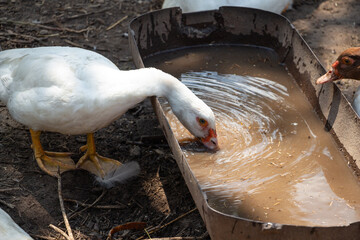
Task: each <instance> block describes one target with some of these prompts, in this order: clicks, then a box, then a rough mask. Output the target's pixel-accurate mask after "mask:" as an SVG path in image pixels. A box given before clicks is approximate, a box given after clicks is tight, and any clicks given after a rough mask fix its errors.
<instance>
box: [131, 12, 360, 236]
mask: <svg viewBox="0 0 360 240" xmlns="http://www.w3.org/2000/svg"><path fill="white" fill-rule="evenodd" d="M129 41H130V48H131V51H132V55H133V61H134V62H135V65H136V67H137V68H142V67H144V64H143V59H145V58H146V57H148V56H151V55H152V54H155V53H159V52H162V51H168V50H171V49H178V48H184V47H189V46H196V45H210V44H212V45H214V44H250V45H255V46H263V47H268V48H271V49H273V50H275V52H277V54H278V55H279V59H280V61H281V62H282V63H283V64H284V65H285V66H286V67H287V69H288V71H289V72H290V73H291V74H292V75H293V77H294V78H295V79H296V81H297V83H298V85H299V86H300V88H301V89H302V90H303V92H304V93H305V95H306V96H307V98H308V100H309V102H310V104H311V105H312V106H313V108H314V109H315V110H316V112H317V114H318V115H319V118H320V119H321V120H322V121H323V123H324V127H325V128H326V129H328V130H329V131H331V132H332V133H333V134H332V135H333V137H334V139H335V141H336V142H337V144H338V146H339V148H340V149H341V151H343V152H344V153H345V157H346V159H347V160H348V162H349V163H350V164H349V167H351V168H352V169H353V171H354V173H355V174H357V176H359V171H358V169H359V168H358V166H359V165H360V147H359V146H360V144H359V143H360V138H359V136H360V119H359V118H358V117H357V115H356V114H355V113H354V111H353V109H352V108H351V105H350V104H349V102H348V101H347V100H346V99H345V97H344V96H343V95H342V93H341V92H340V90H339V89H338V88H337V86H336V85H335V84H332V83H330V84H325V85H321V86H316V85H315V80H316V79H317V78H318V77H319V76H321V75H322V74H324V73H325V69H324V68H323V67H322V65H321V64H320V62H319V60H318V59H317V58H316V56H315V55H314V53H313V52H312V51H311V49H310V48H309V47H308V45H307V44H306V43H305V41H304V40H303V39H302V38H301V36H300V35H299V33H298V32H297V31H296V29H295V28H294V26H293V25H292V24H291V23H290V22H289V21H288V20H287V19H286V18H284V17H283V16H281V15H277V14H274V13H270V12H265V11H261V10H256V9H249V8H238V7H222V8H220V9H219V10H216V11H206V12H198V13H189V14H182V12H181V10H180V9H179V8H171V9H165V10H160V11H155V12H151V13H148V14H145V15H142V16H140V17H138V18H136V19H134V20H133V21H132V22H131V23H130V26H129ZM145 67H146V66H145ZM152 103H153V107H154V109H155V112H156V114H157V117H158V119H159V122H160V124H161V126H162V128H163V131H164V133H165V135H166V138H167V140H168V143H169V145H170V147H171V150H172V152H173V154H174V157H175V159H176V161H177V164H178V166H179V168H180V170H181V172H182V175H183V177H184V179H185V181H186V184H187V186H188V188H189V190H190V192H191V194H192V197H193V199H194V200H195V203H196V205H197V208H198V209H199V211H200V214H201V216H202V219H203V220H204V222H205V224H206V227H207V230H208V232H209V234H210V236H211V238H212V239H224V240H230V239H302V240H303V239H316V240H319V239H359V238H360V222H355V223H352V224H350V225H348V226H336V227H315V226H314V227H311V226H310V227H309V226H295V225H286V224H285V225H282V224H277V223H267V222H259V221H254V220H249V219H244V218H240V217H235V216H231V215H226V214H223V213H221V212H219V211H217V210H215V209H213V208H211V207H210V206H209V204H208V202H207V196H206V194H205V193H204V192H203V191H202V190H201V188H200V186H199V183H198V181H197V179H196V177H195V176H194V174H193V172H192V171H191V169H190V167H189V164H188V162H187V160H186V159H185V156H184V155H183V154H182V151H181V149H180V146H179V144H178V142H177V140H176V139H175V137H174V134H173V132H172V130H171V128H170V126H169V123H168V122H167V119H166V118H165V116H164V112H163V109H162V108H161V106H160V104H159V102H158V100H157V99H156V98H152ZM348 187H355V186H348Z"/></svg>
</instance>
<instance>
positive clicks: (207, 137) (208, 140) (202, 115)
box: [167, 81, 219, 150]
mask: <svg viewBox="0 0 360 240" xmlns="http://www.w3.org/2000/svg"><path fill="white" fill-rule="evenodd" d="M177 82H178V83H179V85H178V89H181V90H180V91H178V90H174V89H173V91H171V94H169V96H168V97H167V99H168V101H169V104H170V106H171V109H172V111H173V113H174V114H175V116H176V117H177V118H178V119H179V121H180V122H181V124H182V125H184V127H185V128H186V129H187V130H189V132H190V133H191V134H193V135H194V136H195V137H197V138H198V139H199V140H201V142H202V143H203V145H204V146H205V147H207V148H208V149H211V150H218V148H219V146H218V140H217V135H216V126H215V115H214V113H213V111H212V110H211V108H210V107H209V106H208V105H206V104H205V103H204V102H203V101H202V100H201V99H200V98H198V97H197V96H196V95H195V94H194V93H193V92H191V91H190V90H189V89H188V88H187V87H185V85H183V84H182V83H181V82H180V81H177Z"/></svg>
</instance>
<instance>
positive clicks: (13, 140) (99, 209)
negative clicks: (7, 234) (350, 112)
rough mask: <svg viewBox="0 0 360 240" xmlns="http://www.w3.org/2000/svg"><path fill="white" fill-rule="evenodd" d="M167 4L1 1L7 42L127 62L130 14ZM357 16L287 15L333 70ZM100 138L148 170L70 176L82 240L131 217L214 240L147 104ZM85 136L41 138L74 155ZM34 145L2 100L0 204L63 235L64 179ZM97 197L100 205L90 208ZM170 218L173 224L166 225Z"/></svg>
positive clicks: (103, 150) (347, 0)
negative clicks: (128, 175) (40, 160)
mask: <svg viewBox="0 0 360 240" xmlns="http://www.w3.org/2000/svg"><path fill="white" fill-rule="evenodd" d="M161 2H162V1H161V0H153V1H151V0H136V1H135V0H113V1H106V0H87V1H86V0H79V1H70V0H61V1H50V0H48V1H46V0H37V1H20V0H0V47H1V49H2V50H5V49H10V48H20V47H36V46H51V45H62V46H78V47H82V48H86V49H91V50H95V51H97V52H99V53H101V54H103V55H105V56H106V57H108V58H109V59H111V60H112V61H113V62H114V63H115V64H117V65H118V66H119V67H120V68H121V69H131V68H133V63H132V59H131V56H130V53H129V48H128V40H127V25H128V23H129V21H130V20H131V19H132V18H134V17H136V16H138V15H140V14H143V13H146V12H148V11H152V10H156V9H159V8H160V7H161ZM359 13H360V1H358V0H326V1H320V0H319V1H317V0H308V1H306V0H303V1H302V0H296V1H295V3H294V6H293V9H291V10H289V11H288V12H286V13H285V16H286V17H288V18H289V19H290V21H291V22H292V23H293V24H294V25H295V27H296V28H297V29H298V31H299V32H300V33H301V35H302V36H303V37H304V39H305V40H306V41H307V43H308V44H309V45H310V47H311V48H312V49H313V51H314V53H315V54H316V55H317V56H318V57H319V59H320V61H321V62H322V64H323V65H324V66H325V67H326V68H329V67H330V65H331V63H332V62H333V61H334V59H335V58H336V57H337V55H338V54H339V53H340V52H341V51H342V50H344V49H346V48H348V47H351V46H360V27H359V26H360V15H359ZM119 20H121V22H120V23H119V24H117V25H116V26H112V25H113V24H114V23H116V22H117V21H119ZM339 85H340V86H341V87H342V89H343V90H344V92H345V93H346V95H347V96H348V97H349V98H350V99H351V97H352V94H353V91H354V89H355V87H356V85H357V84H356V82H353V81H351V82H350V83H345V82H343V81H342V82H341V83H340V84H339ZM0 104H1V103H0ZM95 138H96V143H97V148H98V150H99V153H100V154H102V155H104V156H107V157H111V158H114V159H118V160H120V161H121V162H128V161H137V162H138V163H139V164H140V167H141V173H140V175H139V176H138V177H137V178H135V179H132V180H130V181H129V182H127V183H126V184H124V185H120V186H117V187H114V188H112V189H110V190H106V191H105V190H102V189H101V188H100V187H99V186H97V185H96V183H95V181H94V179H93V177H92V176H90V175H89V174H88V173H87V172H83V171H75V172H68V173H65V174H63V176H62V181H63V184H62V191H63V197H64V198H65V200H66V201H65V208H66V211H67V213H68V215H69V216H71V215H73V214H75V213H76V215H74V216H73V217H71V218H70V225H71V227H72V229H73V231H74V235H75V237H76V239H106V236H107V234H108V231H109V230H110V229H111V228H112V227H114V226H116V225H118V224H123V223H126V222H134V221H142V222H146V223H147V226H148V227H156V226H164V227H163V228H161V229H160V230H158V231H156V232H155V233H151V234H150V236H151V238H161V237H162V238H164V237H198V238H197V239H209V236H208V234H207V232H206V228H205V227H204V224H203V222H202V220H201V217H200V215H199V213H198V211H193V212H189V211H191V210H192V209H194V208H195V204H194V202H193V200H192V198H191V195H190V193H189V191H188V190H187V187H186V185H185V182H184V180H183V179H182V176H181V173H180V172H179V170H178V168H177V165H176V162H175V160H173V158H172V155H171V152H170V149H169V147H168V146H167V143H166V141H165V139H164V136H163V134H162V132H161V130H160V129H159V126H158V122H157V120H156V117H155V115H154V113H153V110H152V108H151V105H150V103H149V101H145V102H144V103H142V104H139V105H137V106H136V107H135V108H133V109H131V110H130V111H129V112H128V113H126V114H125V115H124V116H123V117H122V118H120V119H119V120H117V121H115V122H114V123H113V124H111V125H110V126H109V127H107V128H105V129H102V130H100V131H98V132H97V133H96V134H95ZM85 142H86V136H64V135H60V134H54V133H44V134H43V135H42V143H43V146H44V148H45V149H47V150H53V151H70V152H73V153H74V156H73V159H75V160H77V159H79V157H80V156H81V155H80V153H79V150H78V148H79V147H80V146H82V145H83V144H84V143H85ZM30 144H31V141H30V136H29V132H28V129H27V128H26V127H24V126H22V125H20V124H18V123H16V122H14V121H13V120H12V119H11V117H10V116H9V114H8V112H7V110H6V107H5V106H4V105H3V104H1V105H0V207H1V208H2V209H4V210H5V211H6V212H8V213H9V214H10V215H11V216H12V218H13V219H14V220H15V221H16V222H17V223H18V224H19V225H20V226H21V227H22V228H23V229H24V230H26V231H27V232H28V233H30V234H31V235H32V236H33V237H34V238H35V239H62V236H61V235H60V234H59V233H57V232H56V231H54V230H53V229H52V228H50V227H49V224H53V225H55V226H58V227H59V228H61V229H63V230H65V227H64V224H63V223H62V221H63V217H62V215H61V211H60V206H59V200H58V192H57V179H56V178H53V177H50V176H48V175H46V174H44V173H43V172H42V171H41V170H40V169H39V167H38V166H37V164H36V162H35V160H34V157H33V154H32V150H31V148H30ZM96 200H98V202H97V203H96V204H95V205H94V206H92V207H90V208H87V209H85V207H86V206H88V205H89V204H92V203H93V202H94V201H96ZM86 204H88V205H86ZM84 209H85V210H84ZM185 213H188V214H187V215H186V216H183V217H181V218H180V219H178V220H176V219H177V218H178V217H180V216H182V215H183V214H185ZM172 220H176V221H174V222H173V223H171V224H169V225H166V224H167V223H169V222H171V221H172ZM165 225H166V226H165ZM142 236H144V238H148V236H147V235H146V233H145V232H144V231H137V230H131V231H123V232H121V233H118V234H117V235H116V237H117V238H118V239H137V238H140V237H142Z"/></svg>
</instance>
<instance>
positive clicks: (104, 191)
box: [69, 189, 107, 219]
mask: <svg viewBox="0 0 360 240" xmlns="http://www.w3.org/2000/svg"><path fill="white" fill-rule="evenodd" d="M106 193H107V191H106V190H105V189H104V190H103V192H102V193H101V195H100V196H99V197H98V198H97V199H96V200H95V201H94V202H93V203H92V204H90V205H89V206H87V207H85V208H84V209H82V210H80V211H78V212H75V213H74V214H72V215H71V216H70V217H69V219H71V218H73V217H75V216H77V215H79V214H80V213H82V212H84V211H86V210H87V209H89V208H92V207H93V206H94V205H95V204H96V203H97V202H99V201H100V200H101V199H102V198H103V197H104V196H105V194H106Z"/></svg>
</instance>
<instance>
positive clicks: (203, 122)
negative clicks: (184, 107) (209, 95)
mask: <svg viewBox="0 0 360 240" xmlns="http://www.w3.org/2000/svg"><path fill="white" fill-rule="evenodd" d="M198 121H199V124H200V125H201V126H206V125H207V121H206V120H205V119H203V118H199V120H198Z"/></svg>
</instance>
